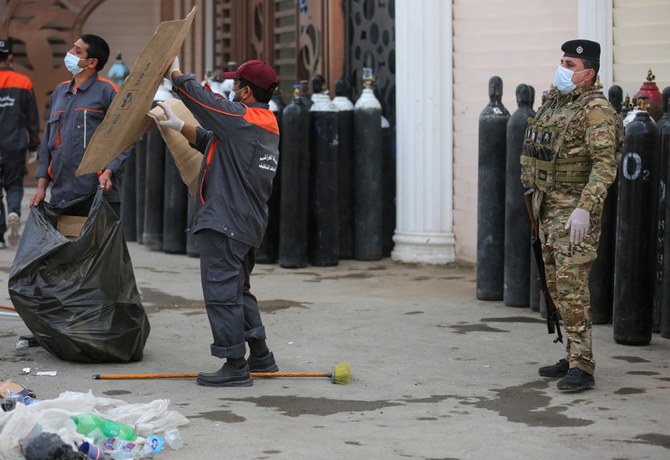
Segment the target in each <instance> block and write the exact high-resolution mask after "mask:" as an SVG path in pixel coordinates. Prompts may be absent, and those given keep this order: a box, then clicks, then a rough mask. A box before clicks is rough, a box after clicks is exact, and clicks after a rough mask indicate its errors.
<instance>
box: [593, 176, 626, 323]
mask: <svg viewBox="0 0 670 460" xmlns="http://www.w3.org/2000/svg"><path fill="white" fill-rule="evenodd" d="M618 188H619V178H618V177H617V178H616V179H614V182H613V183H612V185H610V188H609V189H608V190H607V197H606V198H605V203H604V204H603V214H602V217H601V220H600V228H601V231H600V240H599V242H598V255H597V256H596V259H595V260H594V261H593V264H592V265H591V273H590V274H589V292H590V295H591V321H592V323H593V324H607V323H609V322H611V321H612V303H613V293H614V292H613V291H614V251H615V246H616V228H617V218H616V216H617V195H618Z"/></svg>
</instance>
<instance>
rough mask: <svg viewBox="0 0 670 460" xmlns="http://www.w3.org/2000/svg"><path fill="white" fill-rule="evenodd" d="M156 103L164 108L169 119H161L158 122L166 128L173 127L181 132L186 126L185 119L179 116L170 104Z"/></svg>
mask: <svg viewBox="0 0 670 460" xmlns="http://www.w3.org/2000/svg"><path fill="white" fill-rule="evenodd" d="M156 104H158V106H159V107H160V108H161V109H163V111H164V112H165V116H166V117H167V120H161V121H159V122H158V124H159V125H161V126H163V127H165V128H171V129H174V130H175V131H177V132H180V131H181V129H182V128H183V127H184V120H182V119H181V118H179V117H177V115H175V114H174V112H173V111H172V109H171V108H170V106H169V105H166V104H164V103H162V102H156Z"/></svg>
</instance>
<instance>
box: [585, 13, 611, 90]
mask: <svg viewBox="0 0 670 460" xmlns="http://www.w3.org/2000/svg"><path fill="white" fill-rule="evenodd" d="M578 14H579V30H578V35H579V37H578V38H584V39H586V40H593V41H595V42H598V43H600V83H602V85H603V90H604V92H605V95H607V90H608V89H609V87H610V86H612V82H613V80H614V78H613V76H614V69H613V68H612V64H613V62H612V61H613V56H614V51H613V46H614V42H613V37H612V26H613V23H612V0H579V13H578Z"/></svg>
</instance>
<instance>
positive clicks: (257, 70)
mask: <svg viewBox="0 0 670 460" xmlns="http://www.w3.org/2000/svg"><path fill="white" fill-rule="evenodd" d="M223 78H225V79H228V78H230V79H232V80H237V79H238V78H244V79H245V80H247V81H249V82H251V83H253V84H254V85H256V86H258V87H259V88H260V89H262V90H265V91H267V92H268V93H274V91H275V88H276V87H277V74H276V73H275V71H274V70H273V69H272V67H270V66H269V65H267V64H266V63H265V62H263V61H257V60H251V61H247V62H245V63H244V64H242V65H241V66H240V67H239V68H238V69H237V70H235V71H233V72H223Z"/></svg>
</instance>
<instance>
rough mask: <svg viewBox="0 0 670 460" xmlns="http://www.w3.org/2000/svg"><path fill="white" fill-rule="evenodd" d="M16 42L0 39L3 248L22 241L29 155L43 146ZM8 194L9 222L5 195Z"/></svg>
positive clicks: (0, 240) (0, 221)
mask: <svg viewBox="0 0 670 460" xmlns="http://www.w3.org/2000/svg"><path fill="white" fill-rule="evenodd" d="M13 60H14V54H13V53H12V43H11V41H10V40H8V39H4V38H3V39H0V248H4V247H5V238H4V236H5V232H6V231H7V224H9V236H8V242H9V244H11V245H12V246H15V245H16V244H17V243H18V242H19V236H20V233H19V229H20V225H21V201H22V200H23V178H24V177H25V175H26V153H27V152H36V151H37V148H38V147H39V144H40V140H39V132H40V121H39V115H38V111H37V103H36V102H35V92H34V91H33V83H32V82H31V81H30V78H28V77H27V76H25V75H23V74H20V73H18V72H17V71H15V70H14V69H13V68H12V61H13ZM3 189H4V192H5V194H6V195H7V219H6V220H7V222H6V221H5V206H4V204H2V192H3Z"/></svg>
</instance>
